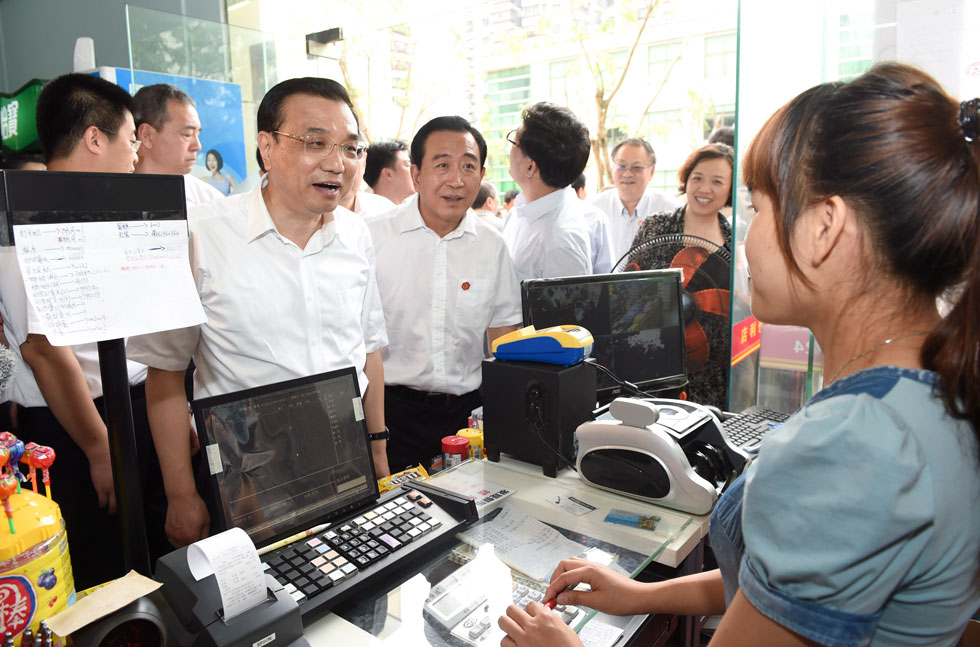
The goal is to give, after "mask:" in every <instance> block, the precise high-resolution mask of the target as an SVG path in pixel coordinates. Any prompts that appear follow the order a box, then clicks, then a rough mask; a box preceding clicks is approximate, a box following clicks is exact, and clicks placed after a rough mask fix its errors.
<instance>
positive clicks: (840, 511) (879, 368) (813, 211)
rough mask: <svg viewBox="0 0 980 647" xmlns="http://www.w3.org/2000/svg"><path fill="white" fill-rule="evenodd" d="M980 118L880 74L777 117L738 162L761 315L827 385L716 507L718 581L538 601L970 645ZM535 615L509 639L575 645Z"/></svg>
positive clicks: (721, 639)
mask: <svg viewBox="0 0 980 647" xmlns="http://www.w3.org/2000/svg"><path fill="white" fill-rule="evenodd" d="M978 107H980V101H978V100H972V101H967V102H964V103H962V104H961V103H959V102H958V101H956V100H954V99H952V98H950V97H949V96H948V95H947V94H945V92H943V90H942V89H941V88H940V87H939V85H938V84H937V83H936V81H935V80H934V79H932V78H931V77H930V76H929V75H927V74H925V73H923V72H921V71H919V70H916V69H914V68H911V67H908V66H905V65H900V64H884V65H879V66H876V67H875V68H873V69H872V70H870V71H869V72H867V73H865V74H863V75H862V76H860V77H858V78H857V79H855V80H853V81H851V82H849V83H846V84H845V83H829V84H824V85H820V86H818V87H815V88H812V89H810V90H807V91H806V92H804V93H802V94H801V95H799V96H798V97H796V98H795V99H793V100H792V101H791V102H789V103H788V104H787V105H786V106H784V107H783V108H781V109H780V110H779V111H778V112H777V113H776V114H775V115H774V116H773V117H772V118H770V119H769V121H768V122H767V123H766V125H765V126H764V127H763V128H762V130H761V132H760V133H759V134H758V135H757V136H756V138H755V140H754V141H753V143H752V145H751V146H750V147H749V150H748V152H747V154H746V156H745V163H744V168H743V177H744V180H745V184H746V185H747V186H748V188H749V189H750V191H751V199H752V204H753V207H754V208H755V210H756V215H755V217H754V218H753V219H752V222H751V225H750V226H749V230H748V233H747V236H746V241H745V251H746V257H747V260H748V266H749V271H750V276H751V278H750V293H751V299H752V312H753V314H754V315H755V316H756V317H758V318H759V319H761V320H762V321H765V322H771V323H775V324H786V325H796V326H806V327H808V328H810V330H812V331H813V334H814V336H815V337H816V339H817V341H818V342H819V343H820V346H821V348H822V349H823V351H824V358H825V359H824V366H825V371H826V375H827V376H829V377H828V380H827V382H828V385H827V386H826V387H825V388H824V390H823V391H821V392H819V393H818V394H816V395H815V396H814V397H813V398H812V399H810V400H809V401H808V402H807V403H806V404H804V405H803V407H801V408H800V410H799V411H797V412H796V413H795V414H794V415H793V416H791V417H790V419H789V420H788V421H787V422H786V423H785V424H783V425H782V426H781V427H779V428H777V429H774V430H773V431H772V432H770V433H769V434H768V435H767V436H766V438H765V439H764V440H763V442H762V445H761V448H760V450H759V455H758V458H757V459H756V460H755V461H754V462H753V463H752V464H751V465H750V466H749V467H748V468H747V470H746V472H745V473H744V474H743V475H742V476H741V477H739V479H738V480H737V481H735V483H734V484H733V485H732V486H731V487H730V488H729V489H728V491H727V492H726V493H725V495H724V496H723V497H722V498H721V499H720V500H719V502H718V504H717V506H716V507H715V511H714V513H713V515H712V519H711V545H712V548H713V549H714V552H715V555H716V557H717V559H718V563H719V566H720V568H719V569H718V570H715V571H710V572H705V573H701V574H698V575H694V576H690V577H684V578H678V579H675V580H671V581H667V582H659V583H654V584H644V583H640V582H634V581H632V580H629V579H627V578H625V577H622V576H619V575H616V574H615V573H614V572H612V571H610V570H609V569H606V568H603V567H599V566H596V565H593V564H590V563H588V562H584V561H581V560H566V561H563V562H562V563H561V564H560V565H559V566H558V568H557V570H556V571H555V574H554V575H553V577H552V582H551V585H550V587H549V589H548V591H547V592H546V594H545V599H548V598H549V597H555V596H557V601H558V603H559V604H575V605H584V606H589V607H593V608H597V609H601V610H603V611H607V612H612V613H620V614H635V613H654V612H656V613H677V614H685V615H700V614H719V613H724V616H723V618H722V621H721V624H720V625H719V627H718V630H717V632H716V633H715V635H714V638H713V640H712V642H711V644H712V645H812V644H822V645H930V646H932V645H955V644H956V643H957V642H958V640H959V637H960V635H961V634H962V632H963V629H964V627H965V626H966V623H967V622H968V620H969V618H970V617H971V616H972V615H973V613H974V612H976V610H977V608H978V606H980V587H978V586H977V581H978V563H980V562H978V557H980V508H978V506H977V505H976V502H977V501H978V499H980V464H978V459H980V451H978V446H980V445H978V439H977V433H978V430H980V252H978V249H980V248H978V238H980V213H978V206H980V171H978V156H980V115H978ZM953 288H957V289H956V290H955V292H956V296H955V297H953V300H954V302H955V305H954V307H953V309H952V311H951V312H950V313H949V314H948V315H947V316H946V317H945V318H943V317H941V316H940V314H939V312H938V311H937V308H936V301H937V297H939V296H941V295H946V294H950V290H951V289H953ZM580 582H586V583H588V584H589V585H590V586H591V591H589V592H580V591H571V590H569V591H566V588H567V587H572V586H575V585H577V584H579V583H580ZM529 607H530V608H529V609H528V610H527V611H525V610H521V609H518V608H517V607H514V606H511V607H509V608H508V610H507V615H506V616H503V617H501V619H500V621H499V623H500V626H501V628H503V629H504V630H505V631H506V632H507V634H508V637H507V638H505V639H504V640H503V642H502V644H503V645H504V646H505V647H510V646H511V645H532V644H541V645H543V644H548V645H573V644H579V643H578V638H577V637H576V636H574V635H572V634H571V632H570V631H568V630H566V628H565V627H564V624H563V623H562V621H561V619H560V618H557V617H555V616H554V614H552V613H550V612H547V611H546V610H545V609H544V607H543V606H541V605H537V604H533V603H532V604H531V605H529Z"/></svg>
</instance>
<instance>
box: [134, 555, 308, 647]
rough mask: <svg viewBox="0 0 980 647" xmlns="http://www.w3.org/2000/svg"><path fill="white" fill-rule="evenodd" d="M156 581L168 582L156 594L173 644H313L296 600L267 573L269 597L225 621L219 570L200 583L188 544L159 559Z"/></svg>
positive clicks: (219, 646) (217, 646)
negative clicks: (306, 634)
mask: <svg viewBox="0 0 980 647" xmlns="http://www.w3.org/2000/svg"><path fill="white" fill-rule="evenodd" d="M155 579H156V580H157V581H158V582H161V583H162V584H163V586H162V587H161V588H160V589H158V590H157V591H154V592H153V594H152V595H153V596H160V597H162V598H163V600H162V601H161V600H159V598H158V602H162V604H158V606H159V607H160V613H161V615H162V616H163V620H164V626H165V627H166V630H167V637H168V641H167V644H168V645H181V646H185V645H186V646H189V647H190V646H192V647H226V646H228V647H230V646H232V645H255V646H261V647H309V642H307V640H306V638H304V637H303V621H302V619H301V618H300V612H299V607H298V606H297V605H296V601H295V600H293V598H292V597H291V596H290V595H289V593H287V592H286V590H285V589H284V588H283V587H282V586H280V585H279V583H278V582H276V580H275V579H273V578H272V577H271V576H269V575H266V576H265V581H266V587H267V588H266V600H265V601H264V602H261V603H260V604H259V605H258V606H256V607H254V608H253V609H250V610H249V611H246V612H245V613H242V614H241V615H237V616H235V617H233V618H230V619H227V620H226V619H225V618H224V617H223V615H222V611H221V610H222V605H221V595H220V594H219V592H218V584H217V581H216V580H215V576H214V574H211V575H208V576H207V577H205V578H202V579H201V580H200V581H196V580H195V579H194V576H193V575H191V571H190V568H188V566H187V548H186V547H185V548H180V549H178V550H175V551H174V552H172V553H170V554H169V555H164V556H163V557H161V558H160V559H159V560H157V569H156V573H155Z"/></svg>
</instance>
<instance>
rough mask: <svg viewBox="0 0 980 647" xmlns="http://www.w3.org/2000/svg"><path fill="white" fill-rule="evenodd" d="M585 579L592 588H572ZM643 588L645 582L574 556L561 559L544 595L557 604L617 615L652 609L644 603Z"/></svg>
mask: <svg viewBox="0 0 980 647" xmlns="http://www.w3.org/2000/svg"><path fill="white" fill-rule="evenodd" d="M582 582H584V583H586V584H588V585H589V587H590V588H591V589H592V590H591V591H573V590H571V589H573V588H574V587H575V586H577V585H578V584H581V583H582ZM566 589H567V590H566ZM643 589H644V585H643V584H642V583H640V582H636V581H634V580H631V579H630V578H628V577H626V576H625V575H622V574H620V573H617V572H616V571H614V570H612V569H611V568H608V567H606V566H600V565H599V564H594V563H592V562H589V561H586V560H584V559H579V558H577V557H573V558H571V559H563V560H562V561H561V562H559V563H558V567H557V568H556V569H555V572H554V573H553V574H552V576H551V584H549V585H548V590H547V591H545V593H544V598H543V599H544V600H545V601H547V600H551V599H552V598H554V599H555V600H556V601H557V602H558V604H571V605H574V606H585V607H589V608H590V609H596V610H598V611H604V612H606V613H610V614H613V615H617V616H629V615H635V614H639V613H649V612H650V611H649V610H645V609H644V608H643V607H642V601H643V599H644V598H643Z"/></svg>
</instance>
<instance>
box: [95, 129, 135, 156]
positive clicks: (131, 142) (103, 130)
mask: <svg viewBox="0 0 980 647" xmlns="http://www.w3.org/2000/svg"><path fill="white" fill-rule="evenodd" d="M96 128H99V127H98V126H96ZM99 130H101V131H102V132H104V133H105V134H106V135H113V136H115V135H118V134H119V133H118V132H116V131H114V130H106V129H105V128H99ZM142 143H143V142H142V141H140V140H138V139H130V140H129V147H130V148H132V149H133V152H134V153H135V152H136V151H138V150H139V149H140V145H142Z"/></svg>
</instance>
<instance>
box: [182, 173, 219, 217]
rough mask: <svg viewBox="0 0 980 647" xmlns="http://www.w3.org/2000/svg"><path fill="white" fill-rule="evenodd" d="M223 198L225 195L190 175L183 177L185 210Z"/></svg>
mask: <svg viewBox="0 0 980 647" xmlns="http://www.w3.org/2000/svg"><path fill="white" fill-rule="evenodd" d="M223 197H225V194H224V193H222V192H221V191H218V190H217V189H216V188H214V187H213V186H211V185H210V184H208V183H207V182H205V181H204V180H202V179H200V178H196V177H194V176H193V175H191V174H190V173H188V174H187V175H185V176H184V200H185V201H186V202H187V208H188V209H190V208H191V207H193V206H195V205H198V204H205V203H207V202H211V201H212V200H217V199H219V198H223Z"/></svg>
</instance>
